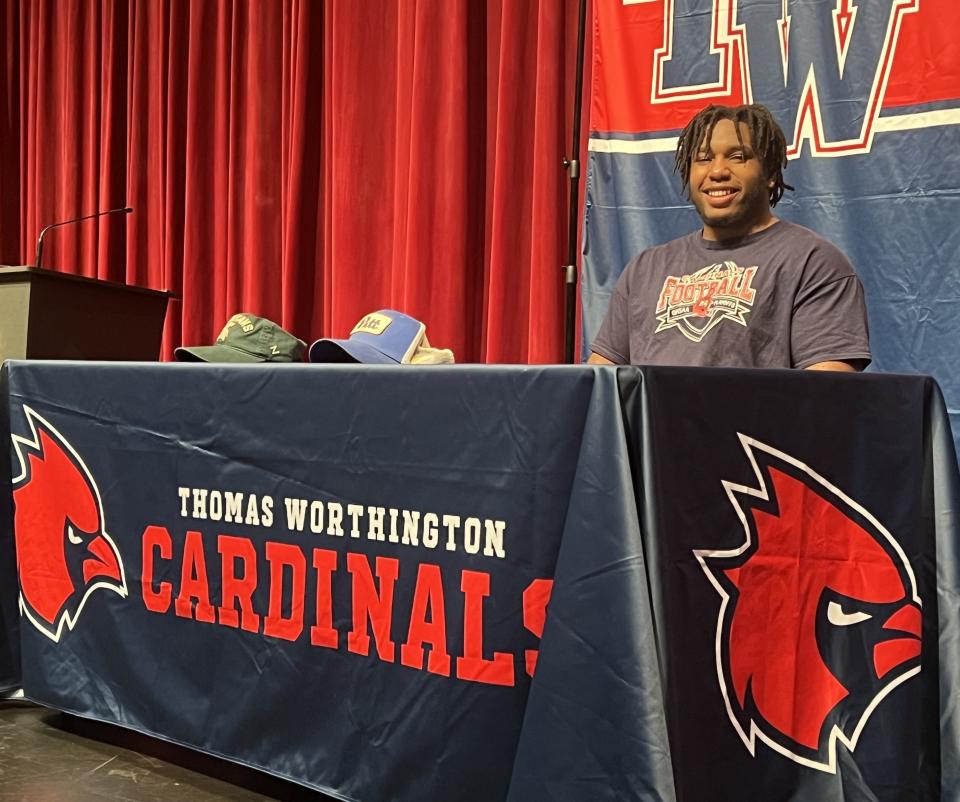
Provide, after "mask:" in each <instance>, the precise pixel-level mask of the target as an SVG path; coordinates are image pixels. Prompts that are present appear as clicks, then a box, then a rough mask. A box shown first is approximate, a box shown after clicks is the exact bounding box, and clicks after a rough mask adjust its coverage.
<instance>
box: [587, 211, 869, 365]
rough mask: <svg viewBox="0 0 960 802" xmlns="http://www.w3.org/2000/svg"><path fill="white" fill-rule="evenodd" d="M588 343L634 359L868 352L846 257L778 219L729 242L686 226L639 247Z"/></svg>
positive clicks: (864, 355)
mask: <svg viewBox="0 0 960 802" xmlns="http://www.w3.org/2000/svg"><path fill="white" fill-rule="evenodd" d="M591 349H592V350H593V351H595V352H596V353H598V354H600V355H601V356H605V357H606V358H607V359H610V360H612V361H613V362H616V363H618V364H627V363H630V364H634V365H693V366H713V367H751V368H791V367H792V368H805V367H808V366H809V365H812V364H814V363H816V362H824V361H827V360H840V359H844V360H865V361H866V362H869V361H870V341H869V336H868V333H867V310H866V306H865V304H864V300H863V286H862V285H861V284H860V279H859V278H857V275H856V273H855V272H854V270H853V267H852V266H851V264H850V262H849V261H848V260H847V258H846V257H845V256H844V255H843V253H842V252H841V251H840V250H839V249H838V248H836V247H835V246H834V245H832V244H831V243H829V242H827V241H826V240H825V239H823V238H822V237H820V236H818V235H817V234H815V233H813V232H812V231H810V230H809V229H807V228H804V227H803V226H798V225H795V224H793V223H789V222H787V221H785V220H780V221H778V222H776V223H774V224H773V225H772V226H770V227H769V228H766V229H764V230H763V231H759V232H757V233H756V234H751V235H749V236H747V237H744V238H743V239H740V240H736V241H734V242H724V243H719V242H712V241H710V240H705V239H704V238H703V235H702V233H701V232H700V231H695V232H693V233H692V234H688V235H687V236H685V237H680V238H679V239H675V240H672V241H671V242H667V243H665V244H664V245H658V246H656V247H654V248H648V249H647V250H645V251H644V252H643V253H641V254H640V255H639V256H637V257H636V258H635V259H634V260H633V261H632V262H630V264H628V265H627V267H626V269H625V270H624V271H623V274H622V275H621V276H620V279H619V280H618V281H617V285H616V287H615V288H614V291H613V295H612V296H611V297H610V306H609V308H608V309H607V316H606V318H605V319H604V321H603V325H602V326H601V327H600V331H599V332H598V334H597V337H596V339H595V340H594V342H593V345H592V346H591Z"/></svg>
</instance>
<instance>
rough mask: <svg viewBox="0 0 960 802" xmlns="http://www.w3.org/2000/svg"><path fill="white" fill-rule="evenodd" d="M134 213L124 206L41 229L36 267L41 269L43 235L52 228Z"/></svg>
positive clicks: (38, 238)
mask: <svg viewBox="0 0 960 802" xmlns="http://www.w3.org/2000/svg"><path fill="white" fill-rule="evenodd" d="M132 211H133V207H132V206H124V207H122V208H120V209H107V210H106V211H105V212H96V213H95V214H87V215H84V216H83V217H75V218H73V219H72V220H62V221H60V222H59V223H51V224H50V225H48V226H44V227H43V228H42V229H40V236H38V237H37V258H36V259H35V260H34V264H33V266H34V267H40V257H41V255H42V254H43V235H44V234H46V233H47V232H48V231H49V230H50V229H51V228H57V227H58V226H68V225H70V224H71V223H80V222H82V221H84V220H92V219H93V218H94V217H103V216H104V215H105V214H117V213H118V212H123V213H124V214H130V212H132Z"/></svg>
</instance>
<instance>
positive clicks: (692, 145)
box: [673, 103, 793, 206]
mask: <svg viewBox="0 0 960 802" xmlns="http://www.w3.org/2000/svg"><path fill="white" fill-rule="evenodd" d="M720 120H730V121H731V122H733V124H734V128H735V129H736V132H737V141H739V142H740V145H741V146H742V145H743V139H741V137H740V125H739V123H746V126H747V130H749V131H750V142H751V144H752V146H753V151H754V153H755V154H756V155H757V158H758V159H760V164H761V165H762V167H763V174H764V176H765V177H766V178H768V179H770V178H772V179H773V186H772V187H771V188H770V205H771V206H776V205H777V201H779V200H780V198H782V197H783V191H784V190H785V189H789V190H792V189H793V187H791V186H790V185H789V184H787V183H785V182H784V180H783V168H784V167H786V166H787V141H786V138H785V137H784V135H783V130H782V129H781V128H780V126H779V125H778V124H777V121H776V120H774V119H773V115H772V114H770V112H769V111H768V110H767V108H766V106H761V105H760V104H759V103H754V104H752V105H749V106H713V105H711V106H707V107H706V108H705V109H703V110H702V111H700V112H699V113H698V114H697V115H696V116H695V117H694V118H693V119H692V120H690V122H689V123H687V127H686V128H684V129H683V132H682V133H681V134H680V139H679V141H678V142H677V157H676V161H675V163H674V167H673V169H674V172H677V173H680V178H681V180H682V181H683V188H684V189H685V190H686V191H687V192H689V191H690V162H691V161H692V160H693V157H694V155H695V154H696V152H697V149H698V148H699V147H700V145H701V144H702V143H703V142H707V143H708V144H709V142H710V137H711V136H712V135H713V128H714V126H715V125H716V124H717V123H718V122H720Z"/></svg>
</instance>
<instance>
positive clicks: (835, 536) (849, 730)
mask: <svg viewBox="0 0 960 802" xmlns="http://www.w3.org/2000/svg"><path fill="white" fill-rule="evenodd" d="M740 440H741V443H742V444H743V447H744V449H745V450H746V453H747V457H748V458H749V460H750V462H751V464H752V466H753V469H754V472H755V473H756V477H757V487H745V486H743V485H737V484H733V483H731V482H723V487H724V489H725V490H726V493H727V496H728V498H729V499H730V503H731V504H732V505H733V507H734V510H735V511H736V513H737V516H738V517H739V519H740V521H741V523H742V524H743V529H744V533H745V541H744V543H743V544H742V545H741V546H740V547H739V548H737V549H733V550H729V551H714V550H697V551H696V552H695V555H696V557H697V559H698V560H699V562H700V565H701V566H702V567H703V570H704V571H705V572H706V574H707V577H708V578H709V579H710V582H711V583H712V584H713V586H714V587H715V588H716V590H717V591H718V592H719V593H720V596H721V597H722V599H723V602H722V604H721V608H720V615H719V618H718V622H717V639H716V659H717V674H718V677H719V680H720V689H721V692H722V694H723V698H724V702H725V704H726V708H727V713H728V716H729V718H730V721H731V723H732V724H733V726H734V728H735V729H736V731H737V733H738V734H739V736H740V738H741V739H742V740H743V742H744V744H745V745H746V746H747V748H748V749H749V750H750V753H751V754H754V753H755V746H756V739H757V738H760V740H762V741H764V742H765V743H766V744H767V745H768V746H770V747H771V748H773V749H775V750H776V751H778V752H780V753H781V754H783V755H785V756H787V757H789V758H791V759H792V760H794V761H796V762H798V763H800V764H802V765H805V766H809V767H811V768H816V769H820V770H822V771H827V772H835V770H836V748H837V742H838V741H841V742H842V743H844V744H845V745H846V747H847V748H848V749H850V750H851V751H852V750H853V749H855V748H856V744H857V740H858V738H859V736H860V733H861V732H862V730H863V727H864V726H865V724H866V722H867V719H868V718H869V717H870V715H871V713H873V712H874V710H875V709H876V708H877V706H878V705H880V704H881V702H882V701H883V699H884V697H886V696H887V694H889V693H890V692H891V691H892V690H893V689H894V688H895V687H896V686H898V685H899V684H901V683H903V682H904V681H906V680H907V679H909V678H910V677H912V676H915V675H916V674H917V673H918V672H919V671H920V634H921V606H920V598H919V596H918V595H917V587H916V581H915V579H914V575H913V570H912V568H911V566H910V563H909V562H908V560H907V558H906V555H905V554H904V552H903V549H902V548H901V546H900V545H899V543H897V541H896V540H895V539H894V537H893V536H892V535H891V534H890V533H889V532H888V531H887V530H886V529H885V528H884V527H883V526H882V525H881V524H880V522H879V521H877V519H876V518H874V516H873V515H871V514H870V512H868V511H867V510H866V509H864V507H862V506H861V505H860V504H858V503H857V502H856V501H854V500H853V499H852V498H850V497H849V496H847V495H846V494H845V493H843V492H842V491H841V490H839V489H838V488H837V487H835V486H834V485H832V484H831V483H830V482H828V481H827V480H826V479H824V478H823V477H822V476H820V475H819V474H818V473H816V472H815V471H813V470H812V469H811V468H809V467H808V466H807V465H805V464H803V463H802V462H800V461H798V460H796V459H794V458H793V457H791V456H789V455H787V454H784V453H783V452H781V451H778V450H776V449H774V448H771V447H770V446H767V445H764V444H762V443H760V442H757V441H756V440H753V439H751V438H749V437H746V436H744V435H740Z"/></svg>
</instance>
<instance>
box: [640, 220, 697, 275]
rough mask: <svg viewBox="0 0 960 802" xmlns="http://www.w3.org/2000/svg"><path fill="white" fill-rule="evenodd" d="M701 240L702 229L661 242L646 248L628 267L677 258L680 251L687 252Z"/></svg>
mask: <svg viewBox="0 0 960 802" xmlns="http://www.w3.org/2000/svg"><path fill="white" fill-rule="evenodd" d="M699 240H700V229H697V230H695V231H691V232H690V233H689V234H683V235H682V236H679V237H674V238H673V239H670V240H667V241H666V242H661V243H659V244H657V245H650V246H649V247H647V248H644V249H643V250H642V251H640V253H638V254H637V255H636V256H635V257H633V259H631V260H630V262H629V263H628V265H627V266H628V267H634V266H636V265H639V264H641V263H647V264H649V263H651V262H660V261H662V260H663V259H664V258H671V259H673V258H675V257H676V254H677V253H678V252H679V251H686V250H688V249H690V248H691V247H694V246H695V245H696V243H697V242H699Z"/></svg>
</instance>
